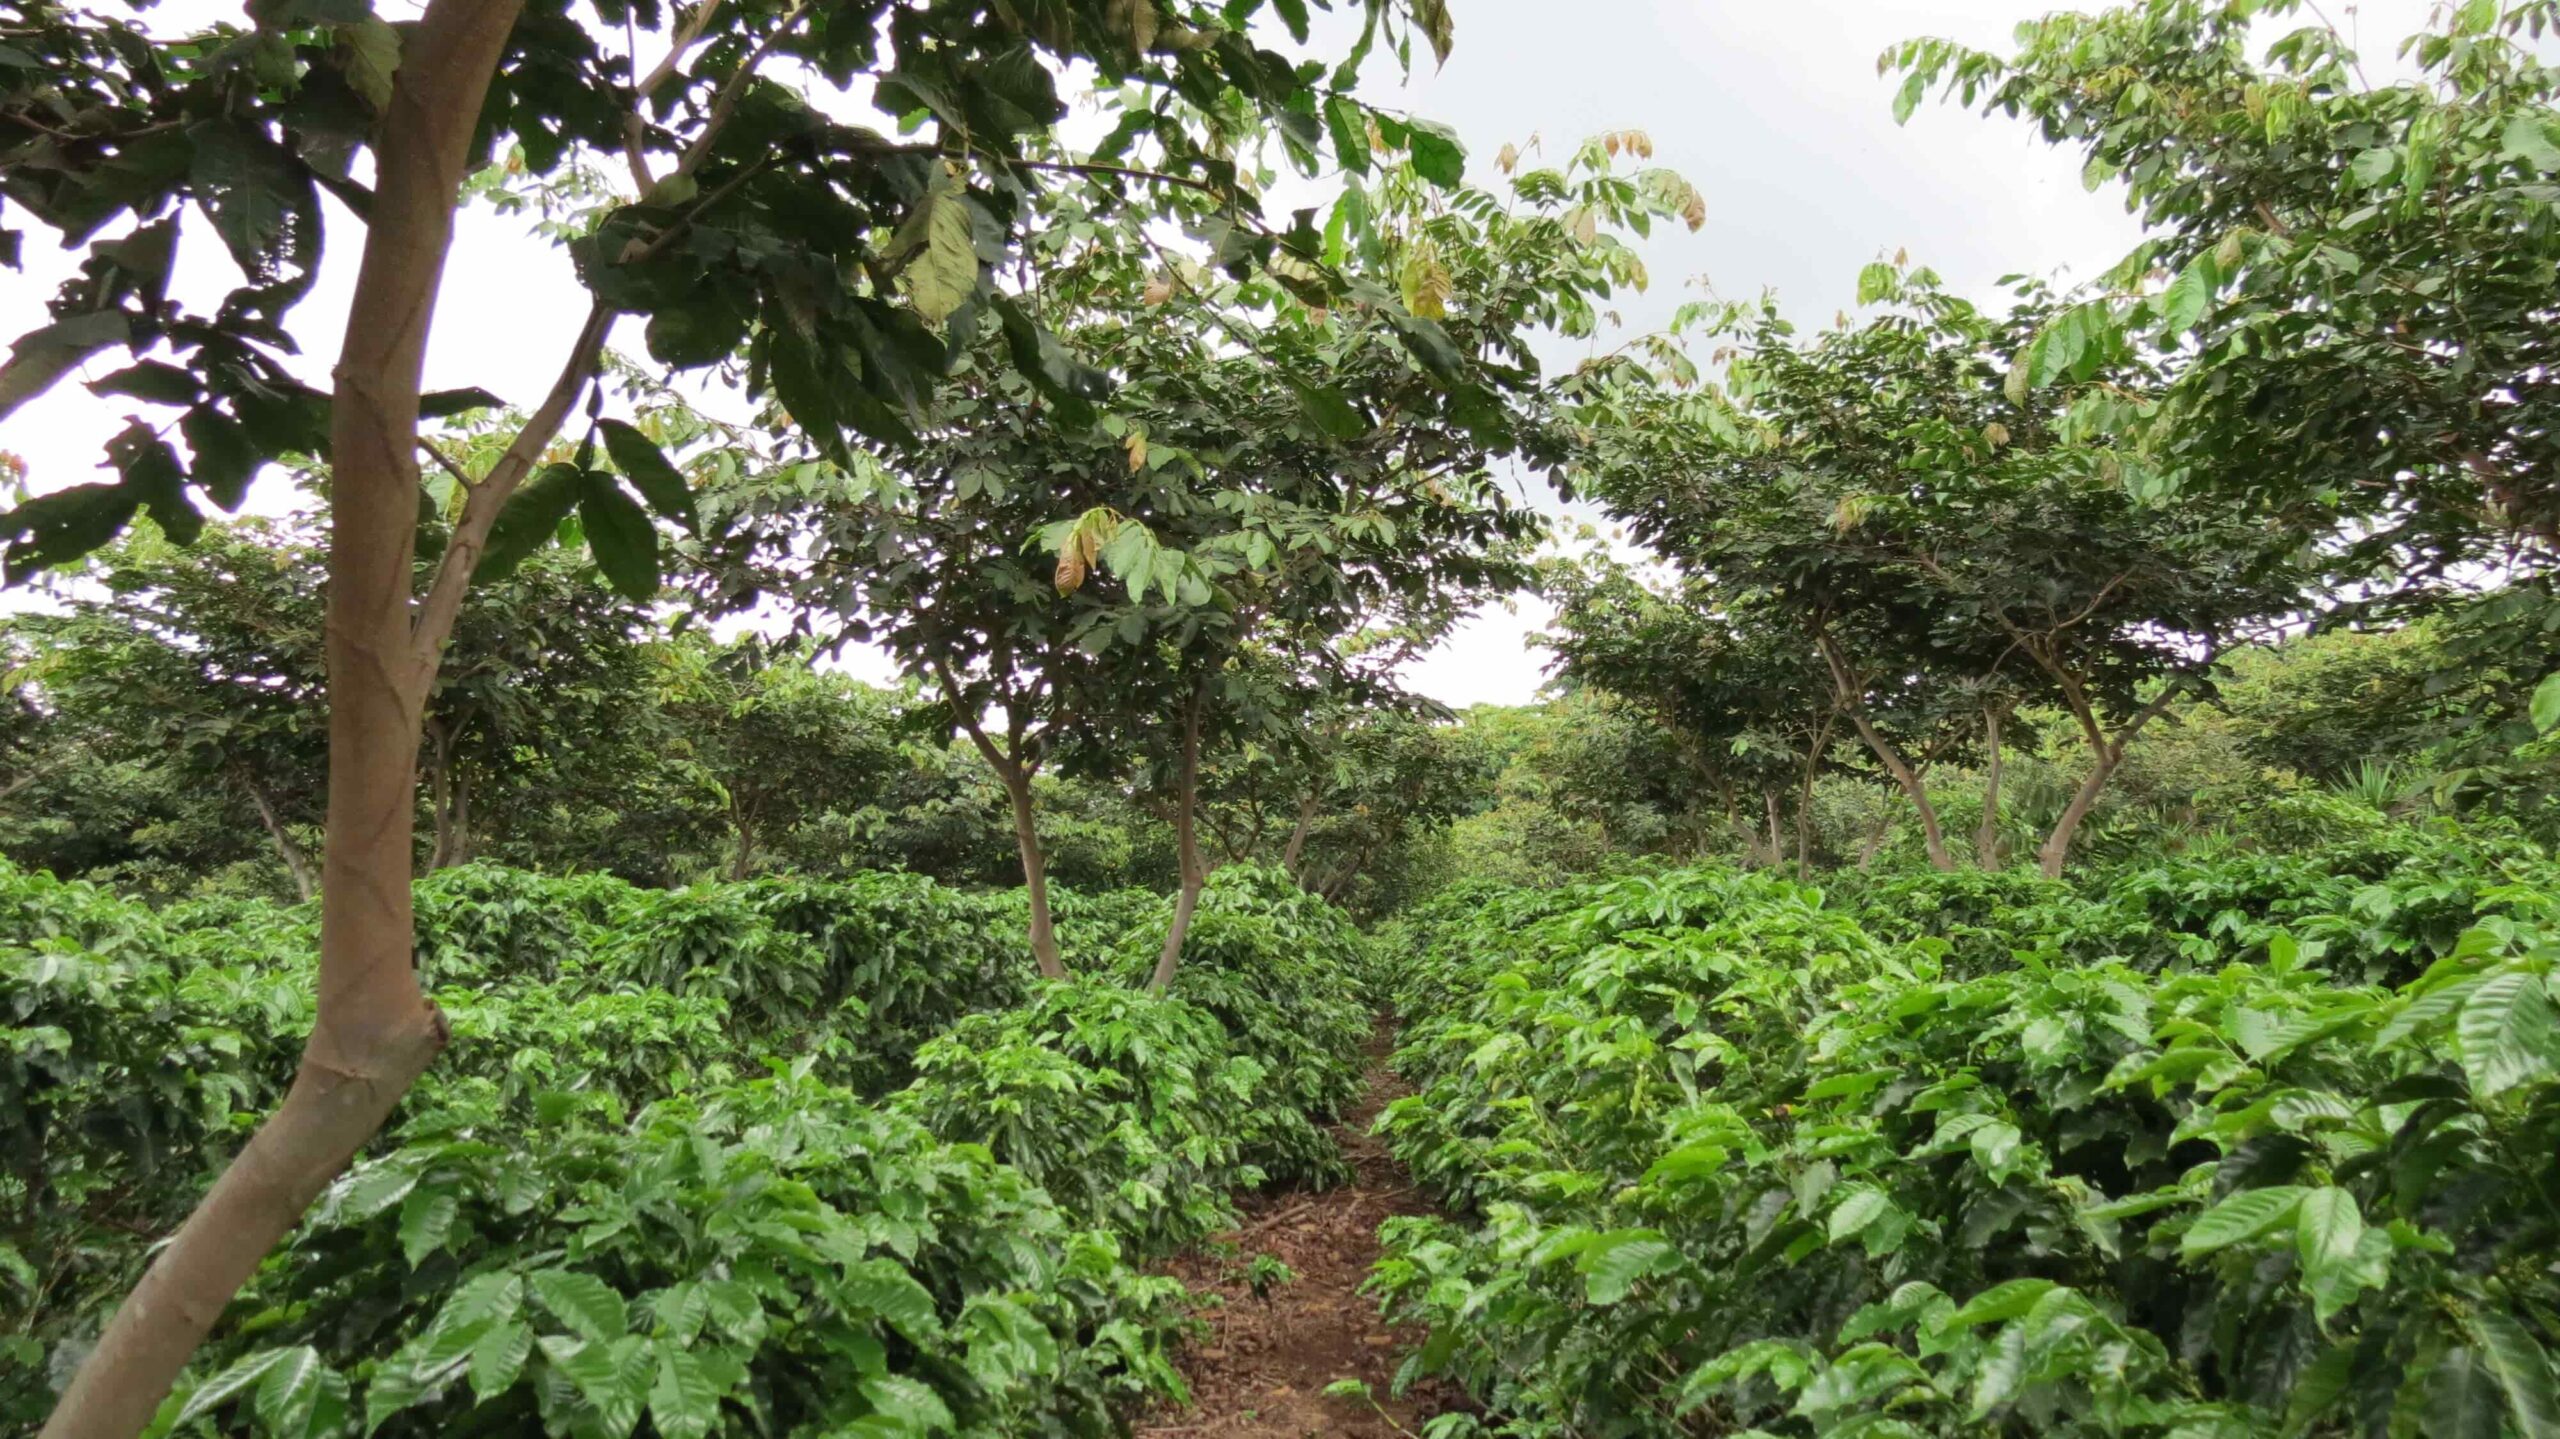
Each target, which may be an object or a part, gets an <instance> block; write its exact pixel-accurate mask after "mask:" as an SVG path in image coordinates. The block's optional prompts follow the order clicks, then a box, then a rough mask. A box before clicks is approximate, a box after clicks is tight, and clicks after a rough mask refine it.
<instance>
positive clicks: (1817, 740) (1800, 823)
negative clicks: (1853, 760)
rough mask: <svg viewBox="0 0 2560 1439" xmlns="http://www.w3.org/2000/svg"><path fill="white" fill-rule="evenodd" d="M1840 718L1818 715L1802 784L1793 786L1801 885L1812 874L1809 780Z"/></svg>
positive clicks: (1816, 771) (1819, 765) (1835, 714)
mask: <svg viewBox="0 0 2560 1439" xmlns="http://www.w3.org/2000/svg"><path fill="white" fill-rule="evenodd" d="M1839 721H1840V712H1839V711H1837V710H1834V711H1832V712H1831V713H1829V714H1826V715H1824V716H1823V717H1822V726H1821V728H1819V729H1817V730H1815V731H1814V735H1813V749H1812V750H1811V752H1809V753H1808V754H1806V755H1805V759H1804V783H1802V784H1801V785H1799V786H1797V788H1796V882H1797V883H1798V884H1802V883H1803V882H1804V881H1806V880H1808V879H1810V878H1812V877H1813V781H1814V777H1815V776H1816V775H1817V774H1819V773H1820V772H1821V770H1822V757H1823V756H1824V755H1826V754H1828V753H1830V751H1831V731H1832V730H1833V728H1835V727H1836V726H1837V725H1838V724H1839Z"/></svg>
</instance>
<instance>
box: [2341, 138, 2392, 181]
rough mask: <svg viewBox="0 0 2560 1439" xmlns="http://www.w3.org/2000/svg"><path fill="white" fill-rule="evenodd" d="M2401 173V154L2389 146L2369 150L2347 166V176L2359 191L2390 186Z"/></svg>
mask: <svg viewBox="0 0 2560 1439" xmlns="http://www.w3.org/2000/svg"><path fill="white" fill-rule="evenodd" d="M2399 172H2400V152H2399V151H2397V150H2394V149H2392V148H2390V147H2388V146H2383V147H2380V148H2377V149H2372V150H2367V151H2364V152H2363V153H2361V154H2359V155H2357V156H2356V157H2355V159H2354V160H2353V161H2351V162H2350V163H2349V164H2348V166H2347V174H2348V176H2349V177H2350V178H2352V179H2353V180H2354V181H2355V183H2356V185H2357V187H2358V188H2359V189H2365V190H2370V189H2372V188H2374V187H2375V186H2377V185H2383V184H2388V183H2389V182H2390V180H2391V177H2392V176H2393V175H2396V174H2398V173H2399Z"/></svg>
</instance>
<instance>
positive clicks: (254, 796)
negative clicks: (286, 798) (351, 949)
mask: <svg viewBox="0 0 2560 1439" xmlns="http://www.w3.org/2000/svg"><path fill="white" fill-rule="evenodd" d="M232 773H233V774H234V775H235V776H237V777H238V779H239V781H240V787H241V788H242V789H244V790H247V791H248V792H249V803H251V804H253V805H255V806H257V810H258V823H259V824H260V825H262V826H264V827H265V829H266V831H267V838H268V840H270V841H271V842H273V843H274V845H275V847H276V858H278V859H280V860H283V861H284V872H285V873H286V874H288V875H291V876H292V877H293V892H294V894H295V895H297V896H298V897H300V898H301V899H303V900H305V901H308V900H309V899H310V898H311V896H312V895H313V894H315V893H317V892H318V891H319V885H318V883H317V881H315V880H314V879H313V877H312V867H311V856H309V855H308V854H305V853H303V849H302V845H301V843H300V842H299V841H297V840H296V839H295V838H294V837H293V831H291V830H289V829H287V828H285V823H284V817H283V816H282V815H279V814H277V813H276V806H275V801H273V800H271V799H269V798H268V797H267V787H266V786H265V785H262V784H260V783H258V781H257V778H256V777H255V776H253V775H251V774H250V773H249V769H248V766H246V765H242V764H236V763H235V764H234V765H233V766H232Z"/></svg>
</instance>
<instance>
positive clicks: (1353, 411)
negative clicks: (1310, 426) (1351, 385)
mask: <svg viewBox="0 0 2560 1439" xmlns="http://www.w3.org/2000/svg"><path fill="white" fill-rule="evenodd" d="M1289 388H1290V389H1292V390H1294V391H1296V392H1297V396H1298V403H1299V404H1301V405H1303V406H1305V407H1306V411H1307V418H1309V419H1311V420H1314V421H1315V422H1316V428H1317V429H1319V430H1322V431H1324V432H1325V433H1326V434H1328V435H1331V436H1332V437H1333V438H1335V439H1337V440H1356V439H1359V438H1360V437H1361V436H1363V435H1365V434H1367V433H1369V419H1368V417H1367V416H1365V415H1363V414H1361V413H1360V409H1359V407H1358V406H1357V405H1354V404H1353V403H1351V400H1350V399H1349V397H1347V396H1345V395H1344V394H1343V393H1342V391H1340V390H1337V389H1335V388H1333V387H1332V386H1330V385H1309V384H1303V383H1301V382H1299V381H1296V380H1291V381H1290V382H1289Z"/></svg>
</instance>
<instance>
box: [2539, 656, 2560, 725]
mask: <svg viewBox="0 0 2560 1439" xmlns="http://www.w3.org/2000/svg"><path fill="white" fill-rule="evenodd" d="M2556 725H2560V671H2554V672H2553V673H2551V674H2547V675H2544V676H2543V677H2542V683H2540V684H2538V685H2535V686H2534V687H2533V727H2534V729H2535V730H2536V731H2537V732H2539V733H2542V734H2549V733H2551V731H2552V728H2553V727H2554V726H2556Z"/></svg>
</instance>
